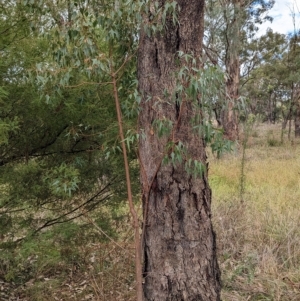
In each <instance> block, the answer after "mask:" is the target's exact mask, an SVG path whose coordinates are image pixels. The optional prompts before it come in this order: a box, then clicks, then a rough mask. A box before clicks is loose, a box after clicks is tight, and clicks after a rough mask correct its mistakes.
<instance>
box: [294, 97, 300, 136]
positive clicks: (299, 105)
mask: <svg viewBox="0 0 300 301" xmlns="http://www.w3.org/2000/svg"><path fill="white" fill-rule="evenodd" d="M297 98H298V99H297V100H296V109H295V138H299V137H300V93H299V95H298V97H297Z"/></svg>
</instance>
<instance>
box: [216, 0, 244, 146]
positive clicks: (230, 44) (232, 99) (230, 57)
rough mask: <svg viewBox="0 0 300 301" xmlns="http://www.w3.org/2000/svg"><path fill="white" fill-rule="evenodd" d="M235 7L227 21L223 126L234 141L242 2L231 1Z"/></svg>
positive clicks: (235, 133) (236, 132) (236, 128)
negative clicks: (231, 16) (231, 17)
mask: <svg viewBox="0 0 300 301" xmlns="http://www.w3.org/2000/svg"><path fill="white" fill-rule="evenodd" d="M230 2H232V4H233V5H234V16H233V19H232V20H228V19H227V20H226V21H227V30H226V33H225V34H226V40H227V47H226V56H225V66H226V73H227V76H228V77H227V80H226V105H225V107H224V109H223V111H222V114H221V115H222V116H221V119H222V125H223V129H224V136H225V137H226V138H227V139H229V140H232V141H235V140H237V139H238V116H237V111H236V110H235V107H236V101H237V100H238V98H239V84H240V60H239V48H240V46H239V44H240V42H239V39H240V14H241V3H240V0H230Z"/></svg>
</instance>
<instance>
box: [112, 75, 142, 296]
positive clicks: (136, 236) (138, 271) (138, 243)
mask: <svg viewBox="0 0 300 301" xmlns="http://www.w3.org/2000/svg"><path fill="white" fill-rule="evenodd" d="M112 83H113V88H114V98H115V104H116V111H117V116H118V125H119V135H120V138H121V145H122V151H123V159H124V165H125V173H126V184H127V194H128V203H129V209H130V213H131V216H132V218H133V227H134V243H135V272H136V275H135V276H136V295H137V301H142V300H143V287H142V263H141V258H142V252H141V240H140V232H139V228H140V227H139V220H138V215H137V212H136V210H135V208H134V204H133V199H132V191H131V180H130V173H129V164H128V158H127V151H126V145H125V141H124V133H123V126H122V113H121V108H120V101H119V95H118V89H117V79H116V74H115V73H112Z"/></svg>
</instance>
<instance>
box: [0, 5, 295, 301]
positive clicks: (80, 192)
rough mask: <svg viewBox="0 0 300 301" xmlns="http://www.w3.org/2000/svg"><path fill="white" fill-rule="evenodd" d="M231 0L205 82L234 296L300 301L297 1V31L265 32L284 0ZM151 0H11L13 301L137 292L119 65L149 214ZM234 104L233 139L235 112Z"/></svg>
mask: <svg viewBox="0 0 300 301" xmlns="http://www.w3.org/2000/svg"><path fill="white" fill-rule="evenodd" d="M233 2H234V1H221V0H220V1H207V3H206V16H205V18H206V19H205V37H204V54H203V64H204V66H205V70H206V73H205V74H204V75H203V76H204V79H206V82H209V81H210V82H213V86H210V85H211V83H209V84H208V83H207V84H206V85H207V86H206V88H207V90H208V91H207V92H206V93H207V94H206V95H205V97H207V98H208V99H209V102H208V103H209V105H208V108H207V111H206V115H207V116H206V120H207V124H206V127H205V129H206V130H207V136H208V138H207V148H208V161H209V163H210V165H209V166H210V170H209V181H210V185H211V188H212V193H213V222H214V226H215V229H216V232H217V247H218V260H219V264H220V267H221V272H222V281H223V292H222V294H223V299H224V300H299V298H300V292H299V291H300V272H299V263H300V238H299V237H300V236H299V221H300V216H299V215H300V214H299V210H298V200H299V185H300V182H299V166H300V159H299V158H300V156H299V155H300V154H299V140H298V139H297V138H299V136H300V131H299V130H300V124H299V123H300V89H299V88H300V68H299V67H300V44H299V43H300V40H299V39H300V37H299V35H300V32H299V28H297V16H299V11H298V10H297V9H298V8H297V7H296V6H295V7H291V16H290V18H291V19H290V20H289V22H291V24H294V25H295V26H294V28H293V29H292V31H291V32H290V33H288V34H279V33H277V32H274V31H272V30H267V31H266V32H265V33H264V34H262V35H260V36H258V35H257V30H258V29H259V28H258V27H259V26H260V24H261V23H264V22H266V21H267V20H268V18H269V17H268V12H269V10H270V8H271V7H272V5H273V2H272V1H269V2H266V3H265V2H264V1H243V4H244V5H243V6H242V7H243V8H242V9H241V10H240V11H238V18H236V16H237V15H235V14H236V13H237V12H236V11H235V10H234V6H233V5H232V3H233ZM143 3H144V2H139V1H137V2H136V4H132V3H131V2H130V1H121V0H120V1H116V2H111V1H104V0H102V1H100V0H99V1H77V2H76V1H74V2H73V1H47V0H45V1H34V0H28V1H25V0H24V1H9V0H4V1H2V2H1V4H0V11H1V12H0V115H1V120H0V192H1V193H0V208H1V209H0V210H1V211H0V239H1V245H0V249H1V258H0V298H2V299H3V300H17V298H19V299H20V300H31V301H34V300H134V298H135V297H134V296H135V284H134V281H135V280H134V273H135V272H134V258H133V257H134V251H133V248H134V244H133V235H134V234H133V229H132V221H131V216H130V214H129V210H128V207H127V191H126V181H125V171H124V167H123V157H122V154H123V152H122V149H121V146H120V138H119V129H118V122H117V118H116V111H115V103H114V94H113V92H114V91H113V86H112V84H111V82H112V77H111V67H112V66H114V67H115V68H116V70H115V71H116V74H117V77H118V80H117V81H118V86H117V88H118V95H119V98H120V103H121V109H122V115H123V126H124V133H125V137H124V140H123V141H125V142H126V147H127V151H128V159H129V161H130V172H131V179H132V184H133V185H132V189H133V201H134V203H135V205H136V207H137V208H138V214H139V218H140V222H141V219H142V209H141V200H140V184H139V166H138V152H137V141H138V139H139V136H138V132H137V125H136V124H137V114H138V108H139V102H140V95H139V93H138V90H137V70H136V63H137V58H136V54H137V50H138V37H139V30H140V27H141V26H142V25H141V18H140V12H141V9H145V7H144V6H143V5H144V4H143ZM168 3H169V6H168V8H167V9H166V13H169V11H171V10H172V7H173V6H172V3H173V2H168ZM233 20H238V22H236V23H235V22H233ZM233 24H235V25H236V24H237V27H234V26H233V27H232V26H231V25H233ZM230 26H231V27H230ZM150 29H151V30H159V29H153V28H150ZM230 30H238V33H239V34H238V35H235V34H232V31H230ZM228 58H233V59H235V60H236V61H238V62H239V64H238V66H237V67H238V69H236V70H235V71H238V77H239V82H238V95H234V96H233V97H229V98H228V94H229V93H227V92H228V91H227V90H226V89H227V88H226V84H228V81H227V82H226V79H227V78H228V76H229V75H230V74H229V73H230V70H231V69H230V68H229V67H228V65H227V64H228V61H229V60H228ZM204 81H205V80H204ZM204 87H205V84H204ZM229 96H230V95H229ZM231 100H232V101H233V105H234V106H233V112H234V113H235V115H236V126H237V128H238V135H237V137H233V138H234V139H230V138H232V137H230V135H229V134H228V132H226V118H224V114H225V115H226V112H227V111H228V101H231ZM224 112H225V113H224ZM222 116H223V118H222ZM224 120H225V122H224ZM163 126H164V125H163V124H157V125H154V129H155V130H156V131H160V130H163V128H164V127H163ZM223 133H224V134H225V136H226V134H227V136H228V137H227V138H229V140H227V139H224V138H223V136H222V134H223ZM231 140H234V141H231ZM228 151H229V152H228Z"/></svg>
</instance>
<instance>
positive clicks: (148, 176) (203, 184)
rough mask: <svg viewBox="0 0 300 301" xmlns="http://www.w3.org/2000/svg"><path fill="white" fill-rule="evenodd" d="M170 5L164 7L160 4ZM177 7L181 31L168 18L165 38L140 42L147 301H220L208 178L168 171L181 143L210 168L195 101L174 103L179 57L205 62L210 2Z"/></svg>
mask: <svg viewBox="0 0 300 301" xmlns="http://www.w3.org/2000/svg"><path fill="white" fill-rule="evenodd" d="M165 2H167V1H164V0H160V1H159V4H160V5H164V4H165ZM152 3H154V0H153V1H152ZM177 3H178V7H180V11H177V13H178V15H177V17H178V24H174V23H173V20H172V16H168V17H167V18H166V23H165V24H164V28H165V30H164V31H163V32H160V33H156V34H155V35H154V34H153V35H151V36H150V37H149V36H148V35H146V34H145V32H144V31H143V30H142V31H141V35H140V47H139V55H138V78H139V91H140V93H141V95H142V101H141V105H140V108H141V110H140V114H139V127H140V134H141V135H140V136H141V139H140V142H139V156H140V165H141V182H142V188H143V210H144V226H145V227H144V230H145V232H144V235H143V237H144V244H143V261H144V262H143V264H144V271H143V272H144V285H143V288H144V300H147V301H150V300H151V301H167V300H168V301H179V300H180V301H192V300H194V301H196V300H197V301H201V300H203V301H217V300H220V272H219V267H218V264H217V259H216V245H215V235H214V232H213V228H212V223H211V191H210V188H209V185H208V180H207V174H204V175H203V176H202V177H201V178H194V177H192V176H191V175H190V174H188V173H187V172H186V171H185V168H184V163H182V164H178V165H176V166H173V165H172V164H166V165H164V164H161V163H162V158H163V157H164V155H165V154H166V144H167V142H170V141H173V143H178V142H179V141H181V142H182V143H183V144H184V145H185V146H186V147H187V151H188V154H189V156H190V157H192V158H193V159H195V160H199V161H201V162H203V163H204V164H206V153H205V145H204V141H203V139H202V138H201V137H199V136H198V135H196V134H195V133H194V132H193V131H192V125H191V118H192V117H193V116H194V114H195V110H194V107H193V104H192V103H191V102H190V101H189V100H187V99H183V100H181V101H180V102H176V101H174V99H172V97H171V96H169V95H172V92H173V91H174V89H175V86H176V79H175V77H176V76H175V75H174V73H175V72H176V71H177V70H178V68H180V67H181V66H183V64H184V63H185V61H184V60H179V59H178V51H183V52H184V53H190V54H191V53H192V54H193V55H194V56H195V57H198V58H199V57H201V53H202V38H203V20H204V0H190V1H185V0H178V1H177ZM153 7H154V6H153ZM153 7H151V9H150V12H149V14H147V15H144V20H143V21H144V23H145V24H149V23H150V22H151V20H152V17H153V16H151V10H152V9H153ZM158 22H161V19H159V20H158ZM199 66H200V60H199ZM166 91H168V93H166ZM156 119H160V120H164V119H169V120H171V121H172V122H173V128H172V130H171V133H170V135H168V136H164V137H160V138H159V137H158V135H157V134H156V133H155V129H153V126H152V124H153V121H154V120H156Z"/></svg>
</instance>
